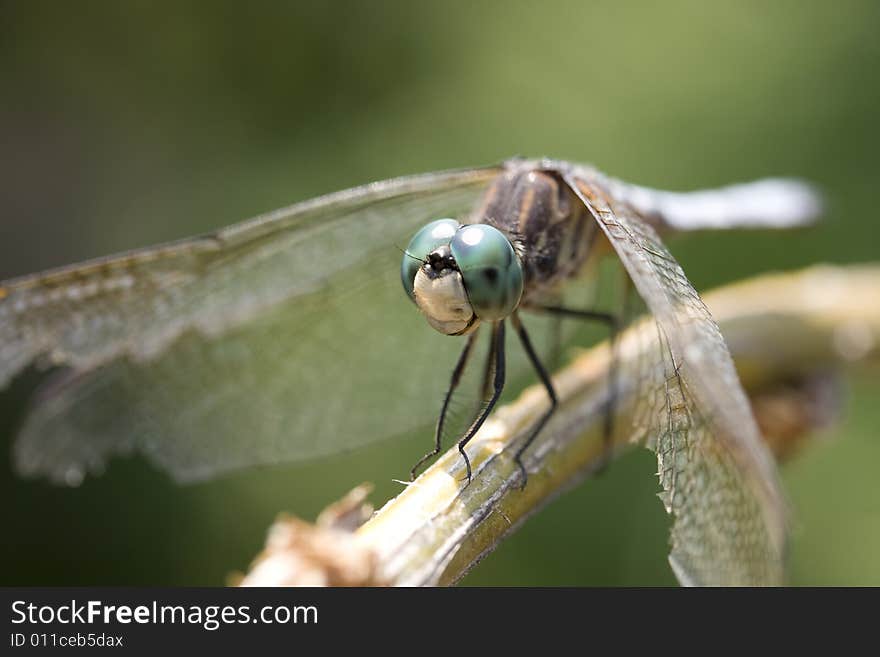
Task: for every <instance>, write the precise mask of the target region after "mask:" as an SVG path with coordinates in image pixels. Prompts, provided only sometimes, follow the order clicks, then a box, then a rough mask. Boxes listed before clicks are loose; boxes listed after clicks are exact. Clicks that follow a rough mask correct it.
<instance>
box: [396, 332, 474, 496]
mask: <svg viewBox="0 0 880 657" xmlns="http://www.w3.org/2000/svg"><path fill="white" fill-rule="evenodd" d="M479 330H480V329H479V328H477V330H476V331H474V332H473V333H471V334H470V335H469V336H468V339H467V342H466V343H465V345H464V349H462V350H461V355H460V356H459V357H458V362H456V364H455V369H454V370H452V379H451V380H450V382H449V388H448V389H447V390H446V396H445V397H444V398H443V407H442V408H441V409H440V417H439V418H438V420H437V427H436V429H435V431H434V449H432V450H431V451H430V452H428V453H427V454H425V455H424V456H423V457H422V458H420V459H419V461H418V463H416V464H415V465H414V466H413V467H412V470H410V471H409V478H410V481H414V480H415V478H416V473H417V472H418V471H419V468H420V467H422V465H423V464H424V463H425V461H428V460H430V459H432V458H434V457H435V456H437V454H439V453H440V441H441V440H442V438H443V424H444V422H445V421H446V411H447V410H449V402H450V400H451V399H452V394H453V393H454V392H455V389H456V388H457V387H458V384H459V382H460V381H461V376H462V374H464V370H465V367H466V366H467V362H468V359H469V358H470V355H471V352H472V351H473V347H474V343H475V342H476V341H477V333H479Z"/></svg>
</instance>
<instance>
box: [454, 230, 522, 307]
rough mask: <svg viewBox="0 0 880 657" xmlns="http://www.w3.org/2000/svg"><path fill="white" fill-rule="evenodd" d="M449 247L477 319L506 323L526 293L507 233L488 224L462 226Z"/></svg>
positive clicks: (519, 267) (519, 266)
mask: <svg viewBox="0 0 880 657" xmlns="http://www.w3.org/2000/svg"><path fill="white" fill-rule="evenodd" d="M449 246H450V249H451V251H452V255H453V257H454V258H455V262H456V263H457V264H458V269H459V271H460V272H461V276H462V279H463V281H464V288H465V290H466V291H467V295H468V300H469V301H470V303H471V307H472V308H473V310H474V314H475V315H476V316H477V317H479V318H480V319H484V320H498V319H504V318H505V317H507V316H508V315H510V313H512V312H513V311H514V310H516V307H517V305H519V300H520V297H521V296H522V291H523V271H522V265H521V264H520V261H519V258H518V257H517V255H516V252H515V251H514V250H513V245H512V244H511V243H510V240H509V239H507V237H506V236H505V235H504V233H502V232H501V231H499V230H498V229H496V228H493V227H492V226H488V225H486V224H473V225H470V226H463V227H462V228H460V229H459V230H458V231H457V232H456V233H455V235H454V237H453V238H452V241H451V242H450V244H449Z"/></svg>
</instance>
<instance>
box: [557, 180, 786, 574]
mask: <svg viewBox="0 0 880 657" xmlns="http://www.w3.org/2000/svg"><path fill="white" fill-rule="evenodd" d="M566 179H567V181H568V184H569V185H570V186H571V187H572V188H573V189H574V190H575V191H576V192H577V193H578V195H579V196H580V197H581V199H582V200H583V201H584V203H586V204H587V205H588V207H590V208H591V209H592V211H593V213H594V214H595V216H596V219H597V221H598V222H599V224H600V226H601V227H602V229H603V231H604V233H605V235H606V236H607V237H608V240H609V242H610V244H611V246H612V247H613V249H614V251H615V252H616V254H617V255H618V257H619V258H620V260H621V262H622V263H623V265H624V267H625V269H626V270H627V272H628V274H629V276H630V278H631V279H632V281H633V283H634V285H635V287H636V289H637V290H638V292H639V294H640V296H641V297H642V299H643V300H644V302H645V303H646V305H647V307H648V309H649V310H650V312H651V313H652V314H653V316H654V319H655V320H656V324H657V332H658V338H657V340H656V342H655V345H654V346H653V347H650V346H648V347H646V348H645V349H644V356H643V357H642V358H641V359H640V360H639V366H638V367H639V369H640V370H641V371H639V372H637V373H635V374H634V375H632V376H624V377H623V379H624V380H636V381H639V382H640V384H639V385H640V386H641V387H642V389H641V390H640V391H639V392H638V394H639V395H640V397H641V403H640V405H639V408H638V411H637V413H636V422H635V433H634V439H635V440H642V441H644V442H645V443H646V444H647V445H648V446H649V447H650V448H651V449H653V450H654V451H655V452H656V453H657V461H658V468H659V476H660V483H661V485H662V488H663V492H662V493H661V498H662V499H663V502H664V504H665V506H666V509H667V511H669V512H670V513H671V514H673V516H674V524H673V529H672V550H671V553H670V562H671V563H672V566H673V568H674V570H675V572H676V574H677V576H678V578H679V580H680V581H682V582H683V583H686V584H778V583H780V582H781V580H782V574H783V556H784V544H785V534H786V522H785V505H784V502H783V498H782V494H781V492H780V487H779V484H778V481H777V473H776V468H775V464H774V463H773V460H772V457H771V456H770V454H769V452H768V451H767V449H766V447H765V446H764V444H763V442H762V440H761V437H760V434H759V432H758V428H757V425H756V424H755V421H754V418H753V416H752V413H751V410H750V408H749V405H748V401H747V399H746V397H745V393H744V392H743V390H742V387H741V385H740V383H739V379H738V377H737V374H736V371H735V370H734V367H733V362H732V360H731V358H730V354H729V352H728V350H727V346H726V344H725V342H724V339H723V337H722V336H721V333H720V331H719V329H718V326H717V324H716V323H715V321H714V320H713V319H712V317H711V315H710V314H709V311H708V310H707V308H706V306H705V305H704V304H703V302H702V300H701V299H700V297H699V295H698V294H697V292H696V291H695V290H694V288H693V287H692V286H691V284H690V282H689V281H688V280H687V278H686V277H685V275H684V272H683V271H682V269H681V267H680V266H679V265H678V263H677V262H676V261H675V259H674V258H673V257H672V256H671V254H670V253H669V251H668V250H667V249H666V248H665V246H664V245H663V244H662V243H661V242H660V239H659V238H658V237H657V234H656V232H655V231H654V229H653V228H652V227H651V226H650V225H649V224H648V223H647V222H646V221H644V220H643V219H641V218H640V217H639V215H638V214H636V213H635V212H634V211H633V210H632V209H631V208H629V207H628V206H626V205H625V204H624V203H622V202H620V201H615V200H614V199H612V198H609V197H610V195H609V194H608V192H607V191H606V190H603V189H602V188H601V186H600V185H598V184H596V181H595V180H591V179H590V177H589V173H583V174H580V173H579V172H578V170H577V169H575V170H573V171H570V172H568V173H567V174H566Z"/></svg>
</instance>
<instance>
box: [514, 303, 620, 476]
mask: <svg viewBox="0 0 880 657" xmlns="http://www.w3.org/2000/svg"><path fill="white" fill-rule="evenodd" d="M627 289H628V288H627ZM529 310H533V311H537V312H545V313H548V314H551V315H554V316H556V317H573V318H576V319H587V320H593V321H598V322H602V323H603V324H606V325H607V326H608V332H609V342H610V345H611V364H610V365H609V366H608V401H607V403H606V404H605V405H604V408H603V413H604V417H603V422H602V461H601V463H600V465H599V468H598V470H599V471H601V470H604V469H605V467H606V466H607V464H608V462H609V461H610V458H611V447H612V444H613V440H614V413H615V411H616V407H617V398H618V389H617V381H618V372H617V370H618V367H619V365H618V353H617V352H618V340H617V336H618V334H619V333H620V327H621V320H620V317H618V316H617V315H615V314H613V313H606V312H600V311H596V310H576V309H573V308H565V307H563V306H537V307H533V308H530V309H529ZM527 446H528V445H527Z"/></svg>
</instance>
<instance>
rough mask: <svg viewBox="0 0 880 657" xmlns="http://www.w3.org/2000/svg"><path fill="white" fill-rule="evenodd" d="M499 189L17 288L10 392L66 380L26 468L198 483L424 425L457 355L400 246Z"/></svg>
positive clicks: (193, 247) (37, 421) (377, 206)
mask: <svg viewBox="0 0 880 657" xmlns="http://www.w3.org/2000/svg"><path fill="white" fill-rule="evenodd" d="M497 173H498V170H497V169H493V168H487V169H477V170H467V171H458V172H449V173H439V174H427V175H424V176H414V177H409V178H402V179H397V180H391V181H385V182H381V183H375V184H372V185H367V186H364V187H360V188H356V189H353V190H348V191H345V192H340V193H337V194H332V195H330V196H327V197H322V198H320V199H317V200H314V201H308V202H305V203H302V204H298V205H295V206H292V207H290V208H287V209H285V210H280V211H278V212H275V213H271V214H269V215H265V216H263V217H258V218H256V219H253V220H250V221H248V222H244V223H242V224H239V225H237V226H232V227H230V228H227V229H224V230H222V231H219V232H217V233H215V234H212V235H208V236H204V237H200V238H195V239H191V240H185V241H182V242H178V243H174V244H171V245H168V246H164V247H156V248H151V249H144V250H140V251H134V252H131V253H128V254H123V255H121V256H116V257H111V258H107V259H103V260H97V261H93V262H91V263H85V264H84V265H79V266H73V267H68V268H64V269H60V270H56V271H52V272H48V273H46V274H42V275H36V276H31V277H26V278H22V279H17V280H13V281H10V282H8V283H5V284H3V285H2V286H0V385H5V384H6V383H7V382H8V381H9V380H10V379H11V377H13V376H14V375H15V374H16V373H17V372H18V371H19V370H21V369H22V368H24V367H26V366H27V365H28V364H29V363H31V362H34V361H36V362H38V363H40V362H42V363H43V364H46V363H48V364H51V365H53V366H59V367H60V369H58V370H55V372H54V374H53V375H52V376H50V378H49V380H48V381H47V382H46V384H45V385H44V386H43V387H42V390H41V391H40V392H38V394H37V396H36V400H35V403H34V404H33V405H32V406H31V408H30V410H29V412H28V414H27V416H26V418H25V421H24V424H23V427H22V429H21V431H20V434H19V436H18V439H17V441H16V443H15V447H14V458H15V462H16V466H17V468H18V469H19V471H20V472H22V473H24V474H29V475H46V476H48V477H50V478H52V479H53V480H56V481H59V482H67V483H76V482H77V481H78V480H79V479H81V478H82V476H84V474H86V473H88V472H95V471H100V470H101V469H102V468H103V466H104V464H105V462H106V460H107V459H108V457H110V456H111V455H113V454H117V453H130V452H135V451H136V452H141V453H143V454H145V455H147V456H148V457H149V458H150V459H151V460H152V461H153V462H155V463H157V464H159V465H160V466H162V467H164V468H165V469H166V470H168V471H169V472H170V473H171V474H172V475H173V476H174V477H175V478H176V479H178V480H181V481H187V480H194V479H202V478H206V477H210V476H213V475H215V474H217V473H219V472H223V471H226V470H230V469H235V468H240V467H245V466H249V465H255V464H263V463H275V462H280V461H291V460H299V459H305V458H311V457H315V456H320V455H323V454H329V453H333V452H338V451H341V450H344V449H346V448H350V447H355V446H358V445H362V444H365V443H368V442H371V441H374V440H376V439H378V438H381V437H386V436H389V435H394V434H395V433H399V432H402V431H405V430H407V429H411V428H413V427H415V426H419V425H420V424H421V423H423V422H425V420H426V417H432V415H433V414H435V413H436V408H434V406H435V405H436V404H437V400H438V399H439V398H440V394H441V392H442V388H443V385H444V384H445V381H443V382H441V381H440V377H433V378H430V377H427V376H424V374H426V372H420V371H419V369H418V368H419V366H421V367H423V368H427V367H431V366H432V364H433V363H434V359H436V358H443V357H444V356H446V355H447V354H446V352H449V353H448V359H449V360H448V361H445V362H450V363H451V362H452V361H453V360H454V354H455V351H456V349H457V347H459V346H460V345H459V344H458V342H457V341H451V340H446V339H444V337H443V336H440V335H432V334H433V332H432V331H430V330H427V329H426V327H425V326H424V321H423V320H422V319H421V317H420V316H419V314H418V313H417V312H415V311H414V309H413V307H412V306H411V304H409V303H408V302H407V301H406V297H405V295H404V293H403V292H402V291H401V289H400V281H399V274H398V272H399V263H400V258H401V257H402V256H401V252H400V251H399V250H398V247H402V246H403V245H405V244H406V243H407V242H408V240H409V238H410V237H411V235H412V233H413V232H414V231H415V230H416V229H418V228H419V227H420V226H421V225H423V224H424V223H427V222H428V221H429V220H431V219H433V218H436V217H438V216H450V215H452V216H456V215H459V216H460V215H462V214H466V213H467V212H469V211H470V210H471V209H472V207H473V205H474V204H475V202H476V200H477V198H478V197H479V194H480V193H481V192H482V191H483V190H484V189H485V187H486V186H487V185H488V183H489V182H490V181H491V180H492V178H493V177H494V176H495V175H497ZM445 362H444V364H445ZM420 375H422V376H420ZM420 379H421V380H420ZM416 381H418V382H419V383H418V386H417V385H416V384H415V382H416ZM428 406H430V409H428ZM376 408H381V409H382V413H381V414H379V413H377V412H376V410H375V409H376ZM420 411H421V412H420Z"/></svg>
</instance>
